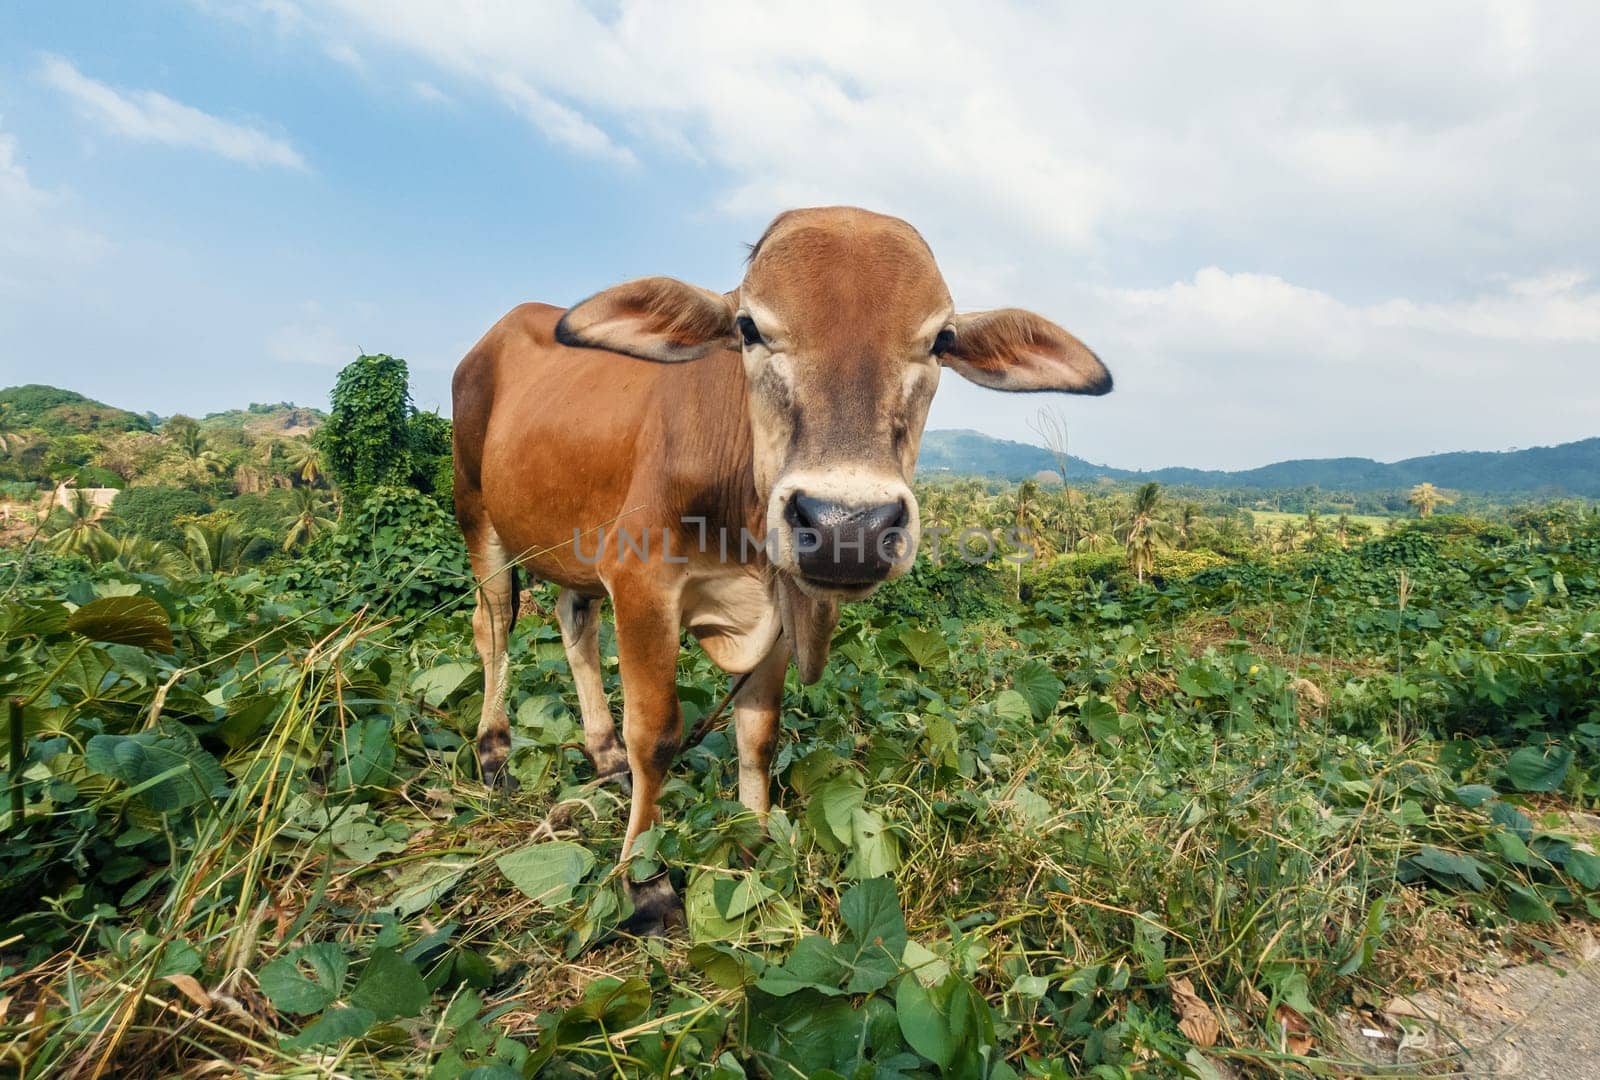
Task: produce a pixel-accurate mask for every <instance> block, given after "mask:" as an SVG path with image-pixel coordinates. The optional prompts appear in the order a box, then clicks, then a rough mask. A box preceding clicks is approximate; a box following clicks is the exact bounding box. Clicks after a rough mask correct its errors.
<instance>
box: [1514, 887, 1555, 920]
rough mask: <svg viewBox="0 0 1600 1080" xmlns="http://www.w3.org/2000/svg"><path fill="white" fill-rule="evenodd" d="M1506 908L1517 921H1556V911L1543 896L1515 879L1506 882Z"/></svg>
mask: <svg viewBox="0 0 1600 1080" xmlns="http://www.w3.org/2000/svg"><path fill="white" fill-rule="evenodd" d="M1506 910H1507V911H1508V912H1510V913H1511V917H1512V918H1513V919H1516V920H1517V921H1518V922H1531V923H1549V922H1555V921H1556V913H1555V912H1554V911H1552V910H1551V908H1550V905H1549V904H1548V903H1546V902H1545V899H1544V897H1542V896H1540V895H1539V894H1538V892H1536V891H1535V890H1533V889H1530V888H1528V887H1526V886H1523V885H1519V884H1517V883H1516V882H1515V881H1508V882H1506Z"/></svg>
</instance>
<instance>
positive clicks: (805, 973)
mask: <svg viewBox="0 0 1600 1080" xmlns="http://www.w3.org/2000/svg"><path fill="white" fill-rule="evenodd" d="M850 975H851V970H850V966H849V963H848V960H847V958H846V956H845V955H844V953H843V951H842V950H841V949H840V948H839V946H837V945H835V944H834V943H833V942H831V941H829V940H828V939H827V938H825V937H822V936H821V935H820V934H808V935H806V936H805V937H803V938H801V939H800V941H799V942H798V943H797V944H796V945H795V947H794V950H793V951H792V952H790V953H789V956H788V958H787V959H786V960H784V962H783V963H782V964H778V965H774V966H771V967H768V968H767V970H766V971H764V972H762V973H761V978H759V979H757V980H756V986H757V987H758V988H759V989H761V990H764V991H765V992H767V993H769V994H772V995H773V996H774V997H785V996H787V995H789V994H795V993H799V992H800V991H802V990H815V991H817V992H819V993H822V994H827V995H829V996H830V997H831V996H834V995H836V994H841V993H843V992H844V991H843V990H842V989H841V988H840V987H841V984H842V983H843V982H844V981H845V979H846V978H847V977H849V976H850Z"/></svg>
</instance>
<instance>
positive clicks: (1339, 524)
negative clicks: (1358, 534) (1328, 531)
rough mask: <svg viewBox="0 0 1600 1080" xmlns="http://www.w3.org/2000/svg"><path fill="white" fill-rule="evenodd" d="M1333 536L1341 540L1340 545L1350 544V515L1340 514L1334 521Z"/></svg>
mask: <svg viewBox="0 0 1600 1080" xmlns="http://www.w3.org/2000/svg"><path fill="white" fill-rule="evenodd" d="M1333 538H1334V539H1335V540H1337V541H1339V546H1340V547H1342V548H1343V547H1349V546H1350V515H1349V514H1340V515H1339V517H1338V519H1337V520H1335V521H1334V523H1333Z"/></svg>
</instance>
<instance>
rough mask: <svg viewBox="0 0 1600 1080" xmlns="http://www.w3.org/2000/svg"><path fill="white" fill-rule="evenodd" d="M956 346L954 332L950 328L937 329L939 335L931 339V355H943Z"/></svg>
mask: <svg viewBox="0 0 1600 1080" xmlns="http://www.w3.org/2000/svg"><path fill="white" fill-rule="evenodd" d="M955 347H956V332H955V331H954V330H950V329H948V328H947V329H944V330H940V331H939V336H938V337H936V338H934V339H933V349H932V352H933V355H935V356H943V355H944V354H945V353H947V352H949V351H950V350H951V349H953V348H955Z"/></svg>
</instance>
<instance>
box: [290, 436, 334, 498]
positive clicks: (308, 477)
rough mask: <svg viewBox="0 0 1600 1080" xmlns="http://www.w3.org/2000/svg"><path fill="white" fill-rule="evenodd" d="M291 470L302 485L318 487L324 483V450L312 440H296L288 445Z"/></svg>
mask: <svg viewBox="0 0 1600 1080" xmlns="http://www.w3.org/2000/svg"><path fill="white" fill-rule="evenodd" d="M287 457H288V460H289V470H290V472H291V473H293V474H294V475H295V476H298V477H299V478H300V482H301V483H302V484H306V485H308V486H310V487H316V486H317V485H318V484H320V483H321V482H322V479H323V477H324V475H326V474H325V473H324V472H323V471H322V449H321V448H320V447H318V446H317V444H316V443H314V442H312V441H311V440H310V439H296V440H295V441H294V442H292V443H290V444H289V445H288V450H287Z"/></svg>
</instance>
